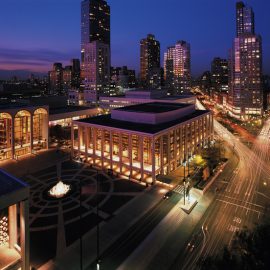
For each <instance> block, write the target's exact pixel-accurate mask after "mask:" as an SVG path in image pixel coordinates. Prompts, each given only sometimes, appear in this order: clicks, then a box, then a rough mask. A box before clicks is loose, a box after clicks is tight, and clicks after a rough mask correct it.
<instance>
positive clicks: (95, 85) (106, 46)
mask: <svg viewBox="0 0 270 270" xmlns="http://www.w3.org/2000/svg"><path fill="white" fill-rule="evenodd" d="M110 66H111V52H110V6H109V5H108V4H107V2H106V1H104V0H84V1H82V3H81V78H82V81H83V83H84V85H85V90H86V91H87V95H86V96H87V97H88V98H89V99H88V100H87V102H88V103H95V102H97V100H98V97H99V94H100V93H105V94H108V93H109V90H110Z"/></svg>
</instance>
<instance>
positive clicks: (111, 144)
mask: <svg viewBox="0 0 270 270" xmlns="http://www.w3.org/2000/svg"><path fill="white" fill-rule="evenodd" d="M110 167H111V170H112V169H113V135H112V131H110Z"/></svg>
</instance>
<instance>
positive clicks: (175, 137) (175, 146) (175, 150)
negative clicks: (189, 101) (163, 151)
mask: <svg viewBox="0 0 270 270" xmlns="http://www.w3.org/2000/svg"><path fill="white" fill-rule="evenodd" d="M177 129H178V127H177ZM177 129H174V131H173V151H174V155H173V159H174V165H175V167H174V168H176V167H177V136H176V134H177V133H176V130H177Z"/></svg>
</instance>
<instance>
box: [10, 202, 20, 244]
mask: <svg viewBox="0 0 270 270" xmlns="http://www.w3.org/2000/svg"><path fill="white" fill-rule="evenodd" d="M8 231H9V248H14V246H15V244H17V239H18V238H17V237H18V232H17V204H14V205H11V206H9V208H8Z"/></svg>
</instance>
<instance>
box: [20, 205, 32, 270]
mask: <svg viewBox="0 0 270 270" xmlns="http://www.w3.org/2000/svg"><path fill="white" fill-rule="evenodd" d="M20 240H21V243H20V246H21V258H22V264H21V265H22V270H29V258H30V254H29V202H28V200H25V201H22V202H20Z"/></svg>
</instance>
